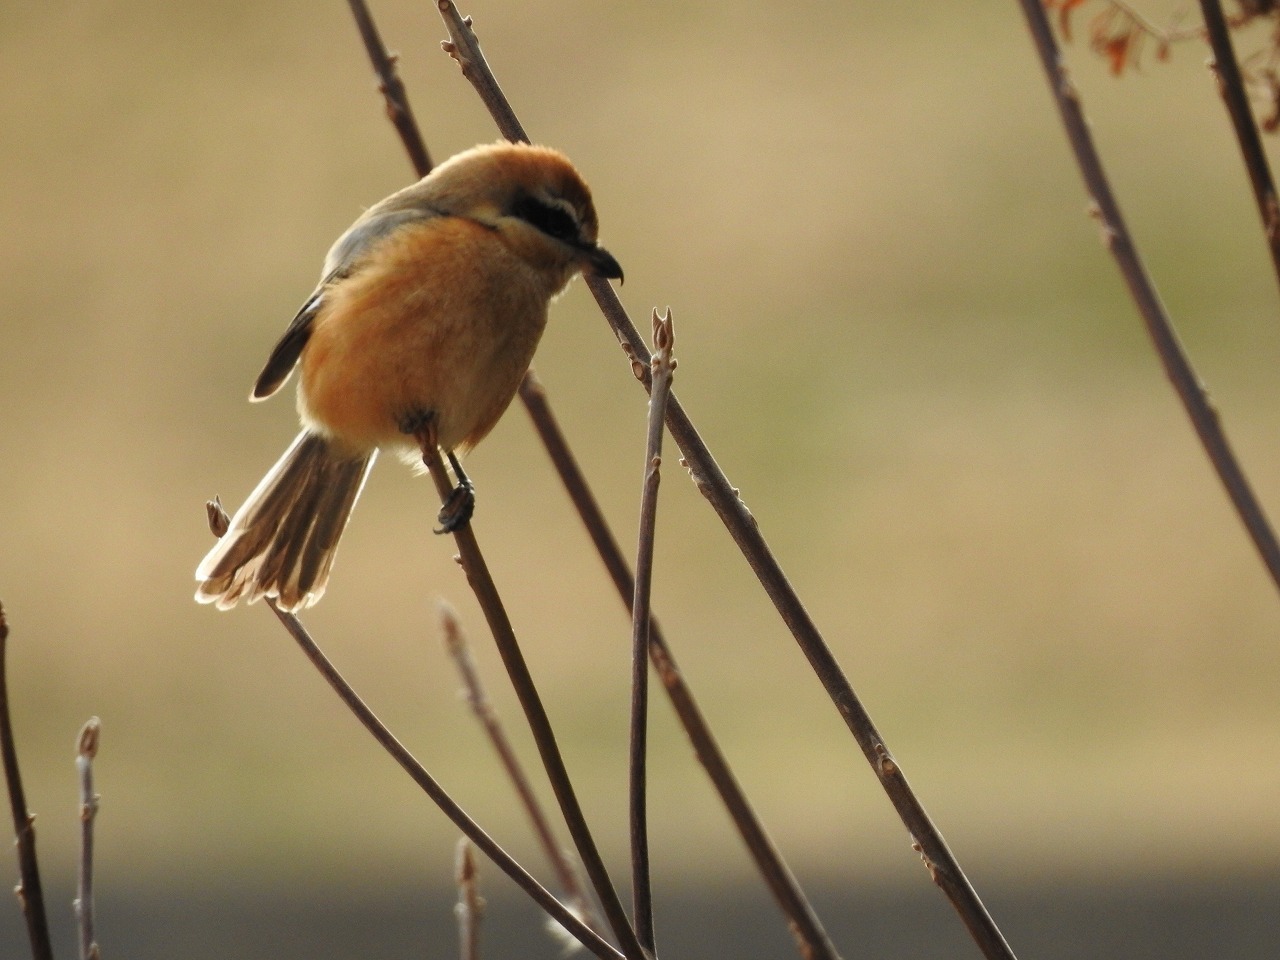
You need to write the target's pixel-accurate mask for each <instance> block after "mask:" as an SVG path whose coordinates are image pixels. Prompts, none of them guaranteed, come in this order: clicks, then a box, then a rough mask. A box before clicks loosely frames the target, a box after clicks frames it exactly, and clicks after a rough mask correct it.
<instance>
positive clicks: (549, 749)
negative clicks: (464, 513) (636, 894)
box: [417, 424, 647, 960]
mask: <svg viewBox="0 0 1280 960" xmlns="http://www.w3.org/2000/svg"><path fill="white" fill-rule="evenodd" d="M417 439H418V442H419V446H420V447H421V450H422V460H423V463H425V464H426V466H427V470H428V471H429V472H430V474H431V477H432V479H433V480H434V481H435V485H436V491H437V492H438V493H439V494H440V500H441V502H442V503H447V502H448V500H449V497H450V495H451V494H452V493H453V487H452V485H451V484H450V481H449V475H448V473H447V472H446V471H445V468H444V462H443V461H442V460H441V459H440V451H439V449H438V448H437V446H436V443H435V429H434V427H433V426H432V425H431V424H428V425H427V426H426V427H425V428H424V429H423V430H422V431H421V432H420V433H419V434H418V437H417ZM453 538H454V543H455V544H456V546H457V547H458V556H459V559H460V560H461V563H462V569H463V570H464V571H465V573H466V575H467V582H468V583H469V584H470V585H471V589H472V590H473V591H474V592H475V595H476V600H477V601H478V602H479V604H480V609H481V610H483V611H484V615H485V619H486V620H487V621H488V623H489V630H490V632H491V633H492V634H493V639H494V643H495V644H496V646H497V648H498V655H499V656H500V657H501V658H502V663H503V666H504V667H506V670H507V676H508V677H509V678H510V679H511V686H512V688H513V689H514V690H515V693H516V697H517V699H518V700H519V701H520V706H521V708H522V709H523V710H524V714H525V719H526V720H527V722H528V724H529V731H530V733H531V734H532V735H533V740H534V743H535V744H536V745H537V747H538V753H539V755H540V756H541V757H542V765H543V768H544V769H545V770H546V773H547V779H548V781H550V783H551V789H552V791H553V792H554V793H555V795H556V800H557V801H558V802H559V804H560V812H561V813H562V814H563V816H564V819H565V825H566V826H567V827H568V829H569V835H570V836H571V837H572V838H573V842H574V846H575V847H576V848H577V851H578V856H579V857H581V859H582V866H583V869H584V870H586V872H587V877H588V879H590V881H591V885H592V887H593V888H594V889H595V892H596V897H597V898H598V899H599V901H600V909H601V910H602V911H603V912H604V916H605V920H606V921H607V922H608V924H609V927H610V929H611V930H612V931H613V935H614V936H615V937H617V939H618V944H619V946H620V947H621V948H622V952H623V953H624V954H625V955H626V957H627V960H647V958H646V957H645V954H644V951H643V950H642V949H641V947H640V944H639V942H638V941H637V940H636V934H635V931H634V930H633V929H632V927H631V922H630V921H629V920H628V919H627V914H626V911H625V910H623V908H622V901H621V900H620V899H619V898H618V891H617V890H616V889H615V888H614V886H613V880H612V879H611V878H610V877H609V871H608V869H607V868H606V867H605V865H604V858H603V857H601V856H600V850H599V848H598V847H597V846H596V842H595V838H594V837H592V835H591V829H590V827H588V826H587V820H586V816H585V815H584V814H583V812H582V806H581V804H579V803H578V797H577V794H576V793H575V792H574V789H573V782H572V781H571V780H570V778H569V771H568V768H567V767H566V766H565V763H564V757H563V756H562V755H561V753H560V747H559V745H558V744H557V743H556V736H555V731H554V730H553V729H552V727H551V720H550V719H549V718H548V717H547V711H546V708H545V707H544V706H543V705H542V697H541V696H540V695H539V693H538V688H537V686H536V685H535V684H534V682H533V675H532V674H531V673H530V672H529V665H528V664H527V663H526V662H525V659H524V654H523V653H522V652H521V650H520V645H519V643H518V642H517V640H516V634H515V629H514V628H513V627H512V625H511V618H510V617H508V616H507V611H506V607H505V605H504V604H503V602H502V596H501V594H499V593H498V587H497V585H496V584H495V583H494V582H493V576H492V575H491V574H490V573H489V566H488V564H487V563H486V562H485V559H484V554H483V553H481V552H480V545H479V543H478V541H477V540H476V535H475V532H474V531H473V530H472V528H471V524H470V523H467V524H464V525H463V526H461V527H459V528H458V529H456V530H454V531H453Z"/></svg>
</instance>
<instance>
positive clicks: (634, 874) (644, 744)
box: [630, 310, 676, 953]
mask: <svg viewBox="0 0 1280 960" xmlns="http://www.w3.org/2000/svg"><path fill="white" fill-rule="evenodd" d="M674 342H675V333H674V331H673V328H672V322H671V311H670V310H668V311H667V314H666V316H665V317H659V316H658V311H657V310H654V311H653V345H654V354H653V364H652V367H651V373H650V375H651V378H652V381H653V391H652V393H651V395H650V397H649V425H648V431H647V435H646V438H645V456H644V483H643V485H642V489H641V494H640V524H639V528H640V529H639V533H638V535H637V537H636V577H635V581H636V582H635V599H634V600H633V602H632V604H631V611H632V612H631V664H632V667H631V749H630V755H631V887H632V891H631V892H632V898H633V903H634V909H633V911H632V912H633V913H634V915H635V924H636V935H637V936H638V937H639V938H640V945H641V946H643V947H644V948H645V949H646V950H648V951H649V952H650V953H653V952H654V949H655V947H654V944H655V940H654V933H653V889H652V885H651V883H650V878H649V824H648V816H647V813H646V808H647V802H646V790H647V787H646V781H647V776H646V766H647V764H646V759H647V753H648V715H649V622H650V619H651V617H650V597H651V594H652V587H653V550H654V541H655V537H656V532H657V519H658V487H659V485H660V482H661V479H662V472H661V470H662V421H663V418H664V416H665V413H666V405H667V397H668V396H670V394H671V380H672V377H673V376H674V375H675V369H676V362H675V360H674V359H673V358H672V355H671V351H672V348H673V346H674Z"/></svg>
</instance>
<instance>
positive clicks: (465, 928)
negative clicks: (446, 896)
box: [454, 837, 484, 960]
mask: <svg viewBox="0 0 1280 960" xmlns="http://www.w3.org/2000/svg"><path fill="white" fill-rule="evenodd" d="M454 874H455V879H456V880H457V882H458V905H457V907H456V908H455V910H456V912H457V915H458V942H459V951H458V952H459V956H460V957H461V958H462V960H480V914H481V912H482V911H483V909H484V901H483V900H481V898H480V883H479V870H478V869H477V867H476V858H475V854H474V853H472V851H471V841H470V840H468V839H467V838H466V837H463V838H462V839H460V840H459V841H458V855H457V867H456V870H455V871H454Z"/></svg>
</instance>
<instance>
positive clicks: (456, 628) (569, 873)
mask: <svg viewBox="0 0 1280 960" xmlns="http://www.w3.org/2000/svg"><path fill="white" fill-rule="evenodd" d="M440 624H441V627H442V628H443V629H444V638H445V646H446V647H447V649H448V651H449V656H451V657H452V658H453V662H454V664H455V665H456V666H457V668H458V674H459V675H460V676H461V678H462V685H463V687H464V688H465V690H466V694H467V704H468V706H470V707H471V711H472V713H474V714H475V715H476V719H477V720H479V721H480V725H481V726H482V727H484V731H485V733H486V734H487V735H488V737H489V742H490V743H491V744H493V749H494V751H495V752H496V753H497V754H498V759H499V761H500V762H501V763H502V767H503V769H504V770H506V772H507V779H509V780H510V781H511V784H512V786H513V787H514V788H515V791H516V795H517V796H518V797H519V798H520V804H521V806H523V807H524V809H525V812H526V813H527V814H528V815H529V822H530V824H531V826H532V827H533V832H534V835H535V836H536V837H537V838H538V843H539V844H541V846H542V851H543V853H544V854H546V857H547V860H548V861H549V862H550V863H551V868H552V870H553V871H554V872H555V875H556V879H557V880H559V881H560V886H561V888H562V889H563V890H564V893H565V897H566V899H567V900H568V901H569V907H570V908H571V909H573V910H575V911H576V912H577V914H578V916H580V917H582V919H583V922H584V923H586V924H587V926H589V927H591V928H592V929H593V930H594V929H595V924H594V923H593V922H592V916H591V906H590V904H589V903H588V902H587V898H586V895H585V894H584V893H583V890H582V884H581V883H580V882H579V881H578V874H577V871H575V870H574V868H573V864H572V863H571V862H570V860H569V857H568V855H567V854H566V853H565V851H564V850H563V849H561V847H560V844H559V843H558V842H556V837H555V834H554V833H553V832H552V830H551V824H550V822H549V821H548V820H547V815H546V813H545V812H544V811H543V809H542V804H540V803H539V802H538V797H537V795H536V794H535V793H534V792H533V787H532V785H531V784H530V783H529V777H528V775H527V774H526V773H525V771H524V767H523V766H522V765H521V763H520V760H519V758H518V757H517V756H516V752H515V749H514V748H513V747H512V746H511V741H510V739H508V737H507V734H506V731H505V730H503V728H502V722H501V721H500V720H499V719H498V715H497V713H496V712H495V711H494V709H493V704H492V703H491V702H490V700H489V695H488V693H487V692H486V691H485V688H484V682H483V680H481V678H480V670H479V669H478V668H477V667H476V662H475V659H474V658H473V657H472V656H471V649H470V647H469V646H468V644H467V637H466V634H465V633H463V630H462V624H461V623H459V622H458V615H457V613H456V612H455V611H454V609H453V608H452V607H451V606H449V605H448V604H446V603H444V602H441V604H440Z"/></svg>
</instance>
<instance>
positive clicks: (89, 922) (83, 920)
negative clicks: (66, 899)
mask: <svg viewBox="0 0 1280 960" xmlns="http://www.w3.org/2000/svg"><path fill="white" fill-rule="evenodd" d="M101 733H102V722H101V721H100V720H99V719H98V718H97V717H90V718H89V722H88V723H86V724H85V725H84V726H83V727H81V728H80V736H79V737H77V738H76V773H77V774H78V775H79V778H80V872H79V883H78V887H77V890H76V899H75V901H74V902H73V904H72V907H73V908H74V910H75V914H76V921H77V923H78V925H79V928H80V960H98V958H99V957H100V956H101V951H100V950H99V949H98V938H97V936H96V934H95V932H94V919H93V823H94V820H95V819H96V818H97V816H98V795H97V794H96V793H94V792H93V760H94V757H96V756H97V755H98V742H99V739H100V737H101Z"/></svg>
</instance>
